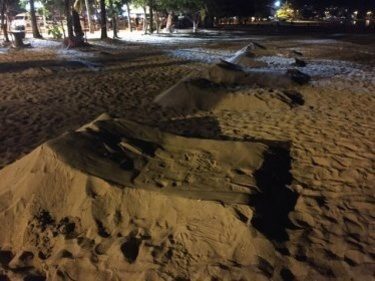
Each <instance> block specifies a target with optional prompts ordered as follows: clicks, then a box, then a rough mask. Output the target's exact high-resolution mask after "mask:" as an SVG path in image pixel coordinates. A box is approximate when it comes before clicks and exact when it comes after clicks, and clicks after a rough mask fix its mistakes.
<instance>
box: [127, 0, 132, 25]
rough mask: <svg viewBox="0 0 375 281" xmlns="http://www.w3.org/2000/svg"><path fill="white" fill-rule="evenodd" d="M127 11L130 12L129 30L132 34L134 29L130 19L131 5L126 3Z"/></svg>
mask: <svg viewBox="0 0 375 281" xmlns="http://www.w3.org/2000/svg"><path fill="white" fill-rule="evenodd" d="M126 11H127V12H128V24H129V30H130V32H132V31H133V28H132V19H131V18H130V7H129V3H128V2H126Z"/></svg>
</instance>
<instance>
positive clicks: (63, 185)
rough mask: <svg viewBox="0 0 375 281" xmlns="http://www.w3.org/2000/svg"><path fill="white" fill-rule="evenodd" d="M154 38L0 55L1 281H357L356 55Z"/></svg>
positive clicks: (362, 174)
mask: <svg viewBox="0 0 375 281" xmlns="http://www.w3.org/2000/svg"><path fill="white" fill-rule="evenodd" d="M154 39H155V38H154ZM154 39H153V40H151V41H153V42H152V44H148V43H147V42H134V41H133V42H116V43H115V42H105V43H103V42H96V41H95V42H93V46H92V47H90V48H88V49H83V50H65V49H61V48H60V47H59V44H57V43H56V42H47V41H34V43H33V42H32V43H33V44H34V46H37V47H35V48H32V49H26V50H22V51H15V50H11V51H8V50H6V49H0V77H1V79H0V118H1V123H0V166H1V167H5V168H3V169H2V170H0V225H1V230H0V280H327V279H328V280H329V279H336V280H372V279H373V278H374V274H375V263H374V262H375V247H374V242H375V241H374V240H375V237H374V233H375V231H374V218H375V213H374V210H375V208H374V187H373V186H374V184H373V183H374V182H375V172H374V160H375V159H374V158H375V157H374V155H375V152H374V147H375V146H374V141H375V134H374V126H375V120H374V119H375V117H374V116H375V98H374V93H375V75H374V73H375V69H374V65H375V51H374V50H375V49H374V47H375V46H374V44H373V43H371V42H374V41H373V40H372V39H373V38H369V39H368V40H365V39H364V38H363V37H361V38H360V39H361V40H359V41H358V42H359V43H360V44H358V43H355V42H356V40H355V38H353V36H351V37H350V38H345V37H343V36H340V37H332V38H318V37H317V38H314V39H311V38H309V39H306V38H303V37H298V38H297V37H285V38H283V37H266V36H262V37H255V36H252V37H251V38H249V36H243V37H241V36H237V37H236V38H234V39H235V40H231V39H230V38H228V37H226V36H223V39H220V35H218V36H215V37H210V38H209V39H207V38H203V39H202V38H198V39H197V38H192V39H191V40H185V41H183V42H180V43H179V42H178V41H177V43H171V40H170V38H168V39H164V38H161V39H160V38H156V39H155V40H154ZM172 39H173V38H172ZM157 40H159V41H157ZM163 40H164V41H163ZM145 41H147V40H145ZM250 41H253V42H257V43H259V44H261V45H262V46H264V47H265V49H263V48H260V47H257V48H253V49H252V53H253V56H246V57H245V58H241V59H236V60H231V58H233V56H234V55H235V54H236V52H237V51H238V50H240V49H241V48H243V47H244V46H246V45H247V44H249V43H250ZM300 53H301V54H302V56H301V55H300ZM237 54H238V53H237ZM296 57H298V58H300V59H302V60H304V61H305V62H306V63H307V65H306V67H296V66H293V65H292V64H293V63H294V62H295V58H296ZM220 59H226V60H228V61H231V62H235V63H238V64H239V65H240V66H241V71H243V72H244V73H245V74H243V73H242V72H240V73H239V71H238V70H236V69H233V68H231V67H229V68H225V69H226V70H228V72H227V71H224V72H223V71H221V69H220V68H217V67H218V65H217V64H218V63H219V64H220ZM290 68H296V69H298V70H299V71H301V72H303V73H306V74H308V75H310V77H311V80H310V81H309V82H308V83H306V84H303V85H302V84H299V83H295V81H291V80H290V76H288V75H286V74H285V73H286V72H287V70H288V69H290ZM238 75H240V77H241V79H239V78H238V77H239V76H238ZM244 77H245V78H244ZM275 77H276V78H275ZM284 78H285V80H284ZM273 79H274V80H273ZM280 79H281V80H282V81H284V82H283V83H280ZM249 81H250V82H249ZM254 81H255V83H254ZM197 93H200V94H199V95H198V94H197ZM215 94H216V95H215ZM202 97H203V98H202ZM154 101H155V102H154ZM103 112H107V113H108V114H109V115H110V116H111V117H109V116H108V115H101V116H100V118H99V119H97V120H96V121H94V122H92V123H90V124H88V125H85V126H83V125H84V124H87V123H89V122H91V121H92V120H94V119H95V118H96V117H98V116H99V115H100V114H102V113H103ZM82 126H83V127H82ZM79 128H80V129H79ZM64 132H66V133H64ZM63 133H64V134H63ZM178 135H179V136H178ZM52 139H53V140H52ZM25 155H26V156H25ZM16 160H17V161H16Z"/></svg>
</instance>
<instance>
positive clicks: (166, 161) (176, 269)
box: [0, 118, 278, 280]
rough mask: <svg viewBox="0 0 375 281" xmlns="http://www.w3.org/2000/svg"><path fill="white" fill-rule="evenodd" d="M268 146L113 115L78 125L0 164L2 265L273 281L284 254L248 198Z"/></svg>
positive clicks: (30, 274) (61, 275)
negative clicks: (259, 225) (258, 225)
mask: <svg viewBox="0 0 375 281" xmlns="http://www.w3.org/2000/svg"><path fill="white" fill-rule="evenodd" d="M268 151H269V147H268V146H267V145H265V144H261V143H246V142H233V141H214V140H202V139H190V138H184V137H179V136H175V135H170V134H166V133H162V132H160V131H158V130H156V129H151V128H148V127H145V126H141V125H139V124H135V123H132V122H129V121H126V120H111V119H108V118H101V119H100V120H97V121H95V122H94V123H92V124H89V125H87V126H85V127H84V128H82V129H80V130H79V131H76V132H70V133H66V134H64V135H63V136H61V137H59V138H57V139H55V140H53V141H50V142H47V143H45V144H43V145H42V146H40V147H39V148H37V149H36V150H34V151H33V152H32V153H30V154H29V155H27V156H26V157H24V158H22V159H21V160H19V161H17V162H15V163H14V164H12V165H10V166H7V167H6V168H5V169H3V170H2V171H0V178H1V179H2V181H1V183H0V202H1V204H0V206H1V209H0V224H1V226H2V228H3V229H6V231H1V232H0V274H2V278H3V279H5V278H7V277H9V278H11V280H13V279H17V280H18V279H21V278H29V279H24V280H45V279H47V280H124V279H127V280H177V279H179V280H182V279H184V280H212V279H225V280H234V279H241V280H255V279H257V278H259V279H257V280H264V279H265V278H266V277H265V276H270V274H272V272H273V271H276V270H278V269H277V257H276V256H275V251H274V248H273V246H272V245H271V243H270V242H268V240H267V239H266V238H265V237H264V236H263V235H261V234H260V233H259V232H258V231H256V230H255V229H254V228H252V227H251V226H250V225H249V223H250V221H251V220H252V217H253V212H254V210H253V209H252V208H250V207H249V205H248V204H249V202H251V198H252V197H251V196H252V194H258V193H259V192H258V187H257V186H256V185H257V184H256V178H255V175H256V173H257V171H259V170H260V169H261V167H262V166H263V164H264V155H265V154H266V153H268ZM224 203H226V204H224ZM270 271H272V272H271V273H270ZM5 276H7V277H5ZM30 278H39V279H30ZM254 278H255V279H254Z"/></svg>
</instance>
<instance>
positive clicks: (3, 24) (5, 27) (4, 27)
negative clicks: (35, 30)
mask: <svg viewBox="0 0 375 281" xmlns="http://www.w3.org/2000/svg"><path fill="white" fill-rule="evenodd" d="M6 6H7V5H6V1H5V0H3V2H2V5H1V13H0V17H1V23H0V25H1V28H2V30H3V34H4V41H5V42H10V40H9V36H8V22H7V23H5V10H6Z"/></svg>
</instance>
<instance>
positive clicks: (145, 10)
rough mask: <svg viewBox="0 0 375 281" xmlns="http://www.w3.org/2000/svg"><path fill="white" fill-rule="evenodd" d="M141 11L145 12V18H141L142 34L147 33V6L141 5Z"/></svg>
mask: <svg viewBox="0 0 375 281" xmlns="http://www.w3.org/2000/svg"><path fill="white" fill-rule="evenodd" d="M143 11H144V13H145V18H144V19H143V32H144V34H147V26H148V23H147V8H146V6H144V7H143Z"/></svg>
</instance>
